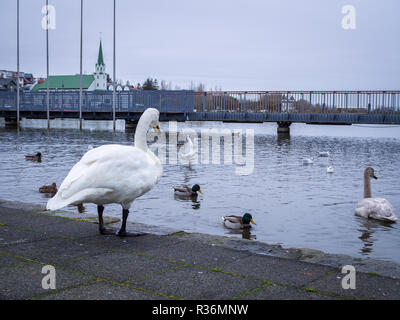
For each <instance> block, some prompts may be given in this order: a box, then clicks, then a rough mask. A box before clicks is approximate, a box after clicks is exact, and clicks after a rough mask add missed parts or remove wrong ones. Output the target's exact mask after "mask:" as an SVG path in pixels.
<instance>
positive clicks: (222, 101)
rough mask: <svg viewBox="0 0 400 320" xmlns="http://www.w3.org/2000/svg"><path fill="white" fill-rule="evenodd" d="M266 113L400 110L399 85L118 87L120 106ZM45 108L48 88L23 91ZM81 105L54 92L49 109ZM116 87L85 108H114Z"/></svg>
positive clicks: (24, 98)
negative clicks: (221, 89)
mask: <svg viewBox="0 0 400 320" xmlns="http://www.w3.org/2000/svg"><path fill="white" fill-rule="evenodd" d="M149 107H153V108H157V109H159V110H160V111H162V112H185V113H189V112H195V113H196V112H197V113H198V112H224V113H247V114H249V113H268V114H275V113H278V114H282V113H287V114H396V115H399V114H400V91H225V92H194V91H188V90H179V91H171V90H156V91H147V90H135V91H119V92H117V97H116V111H117V112H118V111H130V112H142V111H144V110H145V109H146V108H149ZM15 108H16V93H15V92H0V109H1V110H15ZM46 109H47V103H46V92H21V95H20V110H22V111H23V110H28V111H44V110H46ZM77 110H79V92H77V91H64V90H58V91H52V92H50V111H77ZM111 110H112V92H108V91H105V92H84V93H83V105H82V111H84V112H85V111H94V112H96V111H111Z"/></svg>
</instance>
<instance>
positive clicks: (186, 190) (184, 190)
mask: <svg viewBox="0 0 400 320" xmlns="http://www.w3.org/2000/svg"><path fill="white" fill-rule="evenodd" d="M197 192H200V193H201V194H203V192H202V191H201V189H200V186H199V185H198V184H195V185H194V186H193V187H191V188H190V187H189V186H182V187H174V193H175V195H177V196H181V197H197V195H198V194H197Z"/></svg>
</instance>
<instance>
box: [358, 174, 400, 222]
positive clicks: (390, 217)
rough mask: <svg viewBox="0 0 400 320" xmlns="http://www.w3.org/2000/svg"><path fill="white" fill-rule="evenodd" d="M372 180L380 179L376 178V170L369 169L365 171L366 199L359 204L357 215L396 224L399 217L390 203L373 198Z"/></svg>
mask: <svg viewBox="0 0 400 320" xmlns="http://www.w3.org/2000/svg"><path fill="white" fill-rule="evenodd" d="M371 178H374V179H378V178H377V177H376V176H375V171H374V169H373V168H371V167H368V168H366V169H365V171H364V199H362V200H360V202H358V204H357V207H356V210H355V215H356V216H360V217H363V218H372V219H376V220H382V221H386V222H395V221H396V220H397V217H396V215H395V214H394V209H393V207H392V205H391V204H390V202H389V201H387V200H386V199H383V198H372V195H371Z"/></svg>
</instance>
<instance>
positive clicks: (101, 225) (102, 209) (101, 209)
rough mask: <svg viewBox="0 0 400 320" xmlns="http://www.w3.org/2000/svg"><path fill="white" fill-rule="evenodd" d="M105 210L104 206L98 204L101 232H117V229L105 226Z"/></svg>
mask: <svg viewBox="0 0 400 320" xmlns="http://www.w3.org/2000/svg"><path fill="white" fill-rule="evenodd" d="M103 211H104V206H97V213H98V215H99V231H100V233H101V234H103V235H105V234H115V231H113V230H109V229H106V228H104V221H103Z"/></svg>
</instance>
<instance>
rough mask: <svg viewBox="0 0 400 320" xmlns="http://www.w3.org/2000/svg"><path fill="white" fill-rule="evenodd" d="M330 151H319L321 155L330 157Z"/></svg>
mask: <svg viewBox="0 0 400 320" xmlns="http://www.w3.org/2000/svg"><path fill="white" fill-rule="evenodd" d="M329 155H330V154H329V151H320V152H318V156H320V157H329Z"/></svg>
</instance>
